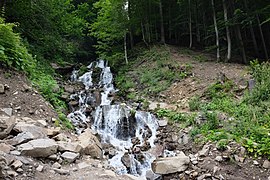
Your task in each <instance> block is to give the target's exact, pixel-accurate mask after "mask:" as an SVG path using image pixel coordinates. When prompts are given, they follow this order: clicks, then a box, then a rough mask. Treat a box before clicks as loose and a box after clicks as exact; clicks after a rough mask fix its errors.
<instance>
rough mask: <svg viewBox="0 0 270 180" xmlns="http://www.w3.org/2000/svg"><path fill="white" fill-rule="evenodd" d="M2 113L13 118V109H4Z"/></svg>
mask: <svg viewBox="0 0 270 180" xmlns="http://www.w3.org/2000/svg"><path fill="white" fill-rule="evenodd" d="M1 111H3V112H4V113H6V114H7V115H8V116H12V108H2V109H1Z"/></svg>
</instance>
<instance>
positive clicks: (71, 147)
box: [57, 141, 82, 153]
mask: <svg viewBox="0 0 270 180" xmlns="http://www.w3.org/2000/svg"><path fill="white" fill-rule="evenodd" d="M57 144H58V150H59V151H71V152H75V153H79V152H81V151H82V146H80V144H79V143H78V142H65V141H59V142H57Z"/></svg>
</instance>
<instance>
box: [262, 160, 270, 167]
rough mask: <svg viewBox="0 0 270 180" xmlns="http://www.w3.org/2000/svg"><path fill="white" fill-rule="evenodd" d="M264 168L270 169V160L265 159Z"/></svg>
mask: <svg viewBox="0 0 270 180" xmlns="http://www.w3.org/2000/svg"><path fill="white" fill-rule="evenodd" d="M263 168H265V169H270V162H269V161H268V160H265V161H264V162H263Z"/></svg>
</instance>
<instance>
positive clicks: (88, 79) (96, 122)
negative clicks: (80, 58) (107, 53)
mask: <svg viewBox="0 0 270 180" xmlns="http://www.w3.org/2000/svg"><path fill="white" fill-rule="evenodd" d="M87 68H88V69H89V72H87V73H85V74H84V75H82V76H81V77H79V78H77V74H78V71H76V70H74V71H73V73H74V74H73V75H72V76H71V77H72V80H76V79H77V81H79V82H82V83H83V84H84V85H85V90H83V91H81V92H79V93H77V94H75V95H72V96H71V97H70V98H71V99H77V100H78V101H79V109H78V110H77V111H75V112H72V113H70V114H69V115H68V118H69V119H70V120H71V122H72V123H73V124H74V126H75V127H76V130H77V132H78V133H80V132H81V131H82V128H81V127H84V126H82V124H87V123H89V121H90V119H92V129H94V130H95V131H96V132H98V133H99V134H100V136H101V139H102V141H103V143H109V144H111V145H113V146H114V147H115V148H116V149H117V150H118V153H117V154H116V155H115V156H114V157H112V158H111V159H110V160H109V163H110V165H111V166H113V167H114V168H115V170H116V172H117V173H119V174H125V173H130V174H133V175H138V176H144V175H145V174H146V171H147V170H149V169H150V168H151V162H152V161H153V160H154V159H155V157H153V156H152V155H151V154H149V153H148V152H140V153H139V154H138V153H137V154H133V153H132V151H133V148H134V147H140V146H143V145H144V144H147V143H149V145H150V147H154V140H155V139H156V134H157V128H158V123H157V120H156V118H155V116H154V115H152V114H150V113H148V112H143V111H135V110H132V109H131V108H130V107H128V106H127V105H125V104H115V105H111V103H112V98H111V97H109V95H111V94H113V93H115V92H116V90H115V88H114V85H113V75H112V73H111V70H110V67H108V66H107V62H105V61H103V60H99V61H98V62H96V63H95V65H94V63H91V64H90V65H89V66H87ZM95 68H98V69H101V73H100V80H99V82H98V83H95V82H93V77H92V76H93V73H94V71H95ZM93 89H97V90H102V91H101V92H100V94H101V100H100V104H99V105H98V106H96V107H94V111H93V113H92V117H87V116H86V114H85V111H86V108H88V107H89V106H91V102H96V101H97V100H96V99H95V96H94V95H93V92H92V93H91V92H89V91H90V90H93ZM134 138H138V140H139V143H137V144H133V142H132V139H134ZM127 150H128V152H127ZM126 153H129V154H128V155H126ZM124 155H125V156H126V157H127V158H128V159H129V165H128V166H127V165H124V164H123V162H122V161H123V160H122V158H123V156H124ZM139 156H143V158H141V159H143V160H138V159H139Z"/></svg>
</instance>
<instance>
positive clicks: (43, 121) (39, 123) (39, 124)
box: [35, 119, 48, 127]
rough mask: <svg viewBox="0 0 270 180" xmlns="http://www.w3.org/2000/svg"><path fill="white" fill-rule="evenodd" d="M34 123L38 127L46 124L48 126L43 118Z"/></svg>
mask: <svg viewBox="0 0 270 180" xmlns="http://www.w3.org/2000/svg"><path fill="white" fill-rule="evenodd" d="M35 125H37V126H40V127H46V126H48V124H47V122H46V121H45V120H42V119H41V120H37V121H36V123H35Z"/></svg>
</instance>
